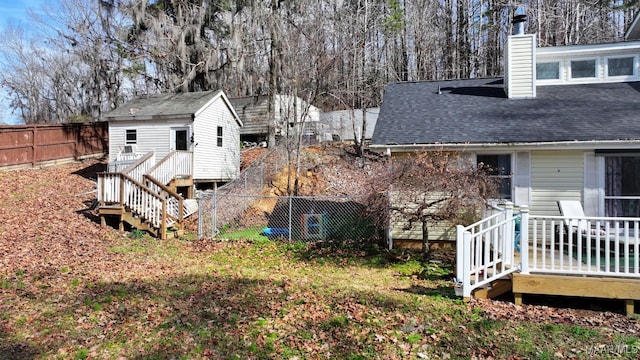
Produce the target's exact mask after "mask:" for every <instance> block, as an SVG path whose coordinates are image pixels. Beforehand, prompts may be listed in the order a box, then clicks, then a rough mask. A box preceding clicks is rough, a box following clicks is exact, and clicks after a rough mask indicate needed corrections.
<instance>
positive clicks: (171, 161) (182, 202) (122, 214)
mask: <svg viewBox="0 0 640 360" xmlns="http://www.w3.org/2000/svg"><path fill="white" fill-rule="evenodd" d="M191 163H192V162H191V152H189V151H172V152H170V153H169V154H168V155H167V156H165V157H164V158H163V159H162V160H160V161H158V162H156V161H155V153H154V152H150V153H147V154H145V155H144V156H141V157H139V158H138V159H137V160H136V161H135V162H134V163H132V164H130V165H129V166H127V167H125V168H124V169H122V170H121V171H117V172H116V171H113V172H105V173H100V174H98V204H99V205H98V213H99V214H100V219H101V222H102V224H103V225H104V224H106V220H105V217H106V216H116V217H117V218H118V219H119V228H120V229H123V224H124V223H127V224H129V225H131V226H132V227H135V228H137V229H140V230H145V231H148V232H149V233H151V234H152V235H154V236H156V237H159V238H162V239H165V238H167V236H168V235H172V236H175V235H180V234H182V233H183V231H184V220H185V219H186V218H187V217H189V216H190V215H192V214H194V213H195V212H197V211H198V202H197V200H196V199H192V198H189V195H191V194H192V192H191V191H188V192H187V193H188V196H187V198H185V197H183V196H182V195H180V194H179V193H178V192H177V191H176V190H177V186H181V187H186V188H188V189H191V188H192V186H193V178H192V175H191V173H192V171H191V170H192V167H191ZM109 168H110V169H118V168H119V167H118V166H109Z"/></svg>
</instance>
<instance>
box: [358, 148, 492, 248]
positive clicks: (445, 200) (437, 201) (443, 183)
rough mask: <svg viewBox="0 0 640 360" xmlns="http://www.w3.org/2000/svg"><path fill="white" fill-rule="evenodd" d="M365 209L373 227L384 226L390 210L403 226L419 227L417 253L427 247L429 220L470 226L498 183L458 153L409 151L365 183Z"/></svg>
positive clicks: (389, 215)
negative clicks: (419, 246)
mask: <svg viewBox="0 0 640 360" xmlns="http://www.w3.org/2000/svg"><path fill="white" fill-rule="evenodd" d="M369 187H370V189H371V193H370V196H369V205H368V208H369V210H370V211H371V212H372V215H373V218H375V219H377V222H378V224H377V225H378V226H380V227H382V228H385V227H387V226H388V224H389V221H390V219H391V218H392V217H393V214H397V215H399V216H400V217H401V218H403V220H404V221H406V224H407V225H406V226H407V228H411V227H412V226H413V224H415V223H419V224H421V226H422V251H423V255H424V256H425V257H426V256H427V255H428V250H429V230H428V229H429V227H428V225H429V224H430V223H432V222H440V221H449V222H453V223H454V224H466V225H468V224H470V223H471V222H473V219H475V218H476V217H477V215H478V214H479V211H481V210H482V209H483V208H484V207H485V206H486V204H487V200H488V199H489V198H491V197H492V196H493V195H495V194H496V192H497V190H498V183H497V182H496V180H495V178H492V177H490V176H489V175H488V172H487V171H486V169H483V168H482V167H478V166H476V165H475V164H474V163H471V162H470V161H467V160H465V159H463V158H462V157H460V156H459V154H457V153H448V152H441V151H434V152H419V153H411V154H407V155H406V156H402V157H397V158H394V159H393V160H390V163H389V166H388V168H387V172H385V173H383V174H381V175H379V176H377V177H375V178H373V179H372V181H371V182H370V184H369Z"/></svg>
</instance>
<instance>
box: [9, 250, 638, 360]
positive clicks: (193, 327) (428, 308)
mask: <svg viewBox="0 0 640 360" xmlns="http://www.w3.org/2000/svg"><path fill="white" fill-rule="evenodd" d="M109 251H110V252H112V253H113V254H114V256H115V257H116V258H117V259H118V262H119V264H115V263H113V264H112V267H111V268H110V269H108V270H107V269H104V268H101V267H100V268H99V271H98V273H99V274H98V275H97V274H94V273H83V272H82V271H79V270H78V269H74V267H68V268H60V269H58V270H57V271H56V272H55V273H49V274H34V273H27V272H20V271H15V272H13V273H3V274H2V275H1V277H0V295H1V297H2V300H3V301H2V305H0V309H1V310H2V311H1V313H2V319H1V322H0V325H1V327H0V358H2V359H8V358H15V359H24V358H35V359H39V358H52V359H89V358H91V359H119V358H139V359H167V358H176V359H199V358H203V359H204V358H216V359H217V358H224V359H247V358H254V359H263V358H264V359H271V358H274V359H280V358H285V359H315V358H336V359H372V358H380V359H400V358H433V359H435V358H471V357H474V356H475V357H476V358H488V357H494V358H509V357H511V356H513V357H512V358H540V359H545V358H556V357H567V358H574V357H575V358H585V359H586V358H592V357H593V353H596V352H598V353H597V354H599V355H610V356H612V357H613V356H618V355H619V356H623V357H625V356H626V357H629V358H634V357H635V356H636V355H637V354H633V353H632V351H631V350H632V349H635V350H637V349H638V348H637V347H638V346H639V345H640V344H638V341H637V338H636V337H635V336H633V335H632V334H629V333H626V334H625V333H620V332H616V331H615V330H613V329H611V328H608V327H606V326H602V327H598V326H589V325H576V324H575V323H572V322H567V321H559V322H557V321H556V322H555V323H554V322H552V323H547V322H542V321H539V319H536V321H529V320H518V319H517V317H513V319H509V316H510V314H507V315H508V316H507V317H506V318H501V317H500V316H496V315H495V314H491V313H489V312H488V311H487V310H486V309H485V305H487V306H489V307H491V305H490V304H485V303H471V304H465V303H463V302H462V301H461V300H460V299H458V298H455V297H454V296H453V291H452V289H451V278H450V275H451V274H450V272H451V270H452V269H451V265H449V264H447V262H446V261H445V262H441V263H431V264H429V265H423V264H421V263H420V262H417V261H408V262H406V263H390V262H388V261H387V257H386V254H384V253H379V252H377V251H375V249H373V248H368V247H365V248H363V247H359V248H357V249H352V248H345V247H333V248H326V247H325V248H323V247H311V246H309V245H307V244H302V243H294V244H286V243H277V242H270V241H255V242H244V241H227V242H213V241H196V242H193V241H184V240H167V241H159V240H156V239H151V238H149V237H142V238H127V237H121V238H118V239H116V240H114V241H113V244H112V245H111V247H110V248H109ZM501 306H506V308H504V309H500V308H499V307H498V309H497V310H496V309H494V310H492V311H498V312H499V311H504V312H507V313H509V312H510V311H513V309H515V307H514V306H512V305H511V304H503V305H501ZM620 319H623V317H620ZM629 321H633V320H629ZM616 346H617V347H616ZM625 346H626V347H625ZM625 349H626V350H625ZM590 352H591V354H590Z"/></svg>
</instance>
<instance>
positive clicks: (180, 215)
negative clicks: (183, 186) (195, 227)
mask: <svg viewBox="0 0 640 360" xmlns="http://www.w3.org/2000/svg"><path fill="white" fill-rule="evenodd" d="M144 178H145V179H147V180H149V181H151V182H152V183H153V184H154V185H156V186H158V187H159V188H160V189H162V191H164V192H166V193H167V194H168V195H170V196H171V197H173V198H175V199H176V200H178V217H177V218H176V217H174V216H172V215H171V214H167V215H168V216H171V217H172V218H173V219H177V220H178V222H180V223H182V221H183V220H184V210H183V209H184V198H183V197H182V195H180V194H178V193H177V192H175V191H173V190H171V189H170V188H169V187H168V186H166V185H164V184H162V183H160V181H158V180H157V179H156V178H154V177H153V176H151V175H149V174H146V175H144Z"/></svg>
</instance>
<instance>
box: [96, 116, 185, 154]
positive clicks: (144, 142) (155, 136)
mask: <svg viewBox="0 0 640 360" xmlns="http://www.w3.org/2000/svg"><path fill="white" fill-rule="evenodd" d="M172 127H191V121H190V120H186V119H175V120H144V121H111V122H109V161H114V160H116V156H117V155H118V153H119V152H121V151H122V150H123V149H124V145H125V134H126V131H127V130H129V129H135V130H137V144H136V145H135V147H136V152H138V153H142V154H146V153H148V152H150V151H155V153H156V159H157V160H161V159H162V158H164V157H165V156H166V155H167V154H168V153H169V147H170V143H171V128H172Z"/></svg>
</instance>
